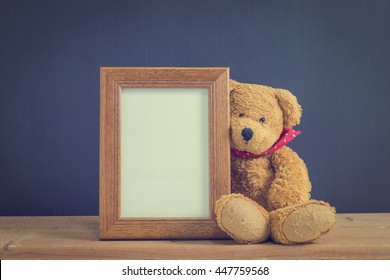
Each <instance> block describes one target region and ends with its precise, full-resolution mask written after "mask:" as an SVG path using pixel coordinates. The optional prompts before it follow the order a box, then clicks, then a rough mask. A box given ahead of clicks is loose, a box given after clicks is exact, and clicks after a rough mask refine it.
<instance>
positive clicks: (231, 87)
mask: <svg viewBox="0 0 390 280" xmlns="http://www.w3.org/2000/svg"><path fill="white" fill-rule="evenodd" d="M239 84H240V83H239V82H237V81H235V80H232V79H230V80H229V92H232V91H233V90H234V89H235V88H236V87H237V86H238V85H239Z"/></svg>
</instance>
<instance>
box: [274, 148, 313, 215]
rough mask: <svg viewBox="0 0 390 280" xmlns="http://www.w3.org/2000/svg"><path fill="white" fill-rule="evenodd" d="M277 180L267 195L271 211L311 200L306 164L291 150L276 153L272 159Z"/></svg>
mask: <svg viewBox="0 0 390 280" xmlns="http://www.w3.org/2000/svg"><path fill="white" fill-rule="evenodd" d="M271 162H272V166H273V168H274V170H275V179H274V180H273V182H272V184H271V187H270V189H269V191H268V195H267V204H268V208H269V209H270V210H275V209H278V208H282V207H286V206H290V205H296V204H300V203H302V202H304V201H308V200H309V199H310V191H311V183H310V180H309V175H308V172H307V168H306V164H305V163H304V162H303V160H302V159H301V158H300V157H299V156H298V155H297V154H296V153H295V152H294V151H293V150H291V149H290V148H288V147H283V148H281V149H279V150H277V151H275V152H274V153H273V155H272V158H271Z"/></svg>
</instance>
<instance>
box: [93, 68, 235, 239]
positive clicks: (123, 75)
mask: <svg viewBox="0 0 390 280" xmlns="http://www.w3.org/2000/svg"><path fill="white" fill-rule="evenodd" d="M228 82H229V68H192V67H190V68H165V67H160V68H155V67H153V68H139V67H135V68H131V67H130V68H123V67H118V68H116V67H102V68H101V70H100V90H101V96H100V98H101V105H100V106H101V108H100V202H99V204H100V209H99V215H100V239H216V238H225V237H226V234H225V233H224V232H222V231H221V230H220V229H219V228H218V226H217V224H216V222H215V213H214V206H215V201H216V200H217V199H218V198H219V197H220V196H222V195H225V194H228V193H230V143H229V94H228ZM128 89H130V90H128ZM133 89H146V92H148V91H149V89H150V91H151V92H155V91H156V92H158V90H159V89H162V92H167V91H168V92H169V91H170V90H169V89H172V91H173V92H176V91H179V92H178V93H177V94H178V95H172V96H170V97H169V98H175V96H181V97H184V96H185V98H184V99H185V100H187V99H188V98H189V96H193V98H195V99H194V100H197V98H198V97H197V89H199V90H200V91H199V92H200V95H199V96H204V95H202V94H201V93H202V90H204V91H205V92H206V97H205V98H206V99H205V100H206V103H205V104H206V105H207V108H205V109H202V108H203V107H204V106H203V105H199V104H203V103H202V102H203V101H202V102H200V103H198V102H197V104H198V105H196V106H198V107H199V108H200V109H201V110H206V111H205V112H206V115H207V116H206V118H205V119H206V121H207V125H208V127H206V128H207V130H206V134H207V136H206V137H207V138H206V140H207V141H206V142H204V143H205V147H202V149H203V150H204V151H206V150H207V151H208V152H207V155H208V156H207V158H206V163H208V166H206V168H207V169H208V170H207V171H208V172H206V173H207V176H206V175H205V176H204V178H203V179H202V180H205V178H206V179H207V181H208V186H207V182H206V188H207V189H206V190H207V195H206V197H207V201H206V202H205V203H206V206H207V213H206V215H199V216H196V215H195V216H193V215H189V216H188V217H187V216H184V217H183V216H181V215H179V214H181V211H182V210H183V209H184V208H186V207H183V206H181V208H179V209H178V211H177V213H178V215H175V214H172V215H170V216H168V217H165V216H163V217H154V216H134V217H130V216H131V215H130V216H123V215H122V213H121V212H122V210H123V209H127V208H124V206H121V205H123V204H126V201H122V200H121V198H122V197H121V195H122V194H123V193H124V192H123V191H122V188H123V190H125V189H124V188H125V187H124V186H122V185H121V184H122V182H121V180H123V178H124V176H127V175H126V174H128V172H127V170H126V171H124V170H122V169H121V168H122V166H121V165H124V164H125V162H132V161H133V160H134V161H137V157H136V156H134V157H133V156H129V153H126V159H124V155H122V154H121V151H122V150H124V147H127V148H128V147H132V144H131V143H130V144H129V143H128V141H127V140H129V139H130V140H131V139H138V138H136V137H138V135H136V133H135V132H134V133H133V131H132V130H131V129H130V130H129V129H127V127H128V126H129V127H131V124H135V125H138V124H139V122H142V121H143V116H137V117H136V118H128V117H124V116H127V115H126V114H127V113H125V112H131V111H129V110H127V111H126V108H124V107H123V106H124V104H125V101H124V100H125V98H126V100H130V101H126V104H130V105H131V106H132V108H133V109H132V110H136V108H137V105H136V104H133V102H138V101H136V100H138V99H137V98H138V97H141V99H142V98H143V96H142V94H141V95H140V94H138V93H137V92H136V93H135V94H134V95H132V94H133V93H134V91H133ZM182 90H183V92H185V91H188V92H189V93H190V94H188V95H187V93H180V91H182ZM193 90H195V91H193ZM129 92H130V95H129ZM141 92H142V91H141ZM143 92H145V90H144V91H143ZM125 94H126V95H125ZM175 94H176V93H175ZM136 96H138V97H137V98H136ZM187 96H188V98H187ZM129 97H130V99H128V98H129ZM160 97H161V96H160ZM150 98H152V97H150ZM184 99H183V100H184ZM150 100H151V99H150ZM159 100H162V99H161V98H160V99H159ZM172 100H173V99H172ZM180 100H181V99H180ZM199 100H204V97H199ZM140 102H141V101H140ZM186 102H187V103H185V102H183V104H184V105H183V106H188V104H190V103H192V99H188V100H187V101H186ZM122 103H123V104H122ZM140 104H142V105H140V106H144V105H145V104H148V103H142V102H141V103H140ZM180 104H181V103H180ZM180 104H179V105H178V106H175V108H176V107H180V106H181V105H180ZM185 104H187V105H185ZM121 106H122V107H121ZM131 106H130V107H131ZM190 107H191V108H192V105H191V106H190ZM190 107H188V109H190ZM156 108H158V107H156ZM184 109H185V108H184ZM188 111H191V110H188ZM185 112H187V110H185ZM145 114H146V113H145ZM147 114H149V112H148V113H147ZM162 115H164V116H165V115H167V114H162ZM183 115H185V114H182V116H183ZM204 115H205V114H202V113H200V117H195V118H194V120H195V122H197V123H199V127H202V123H201V122H199V119H204ZM182 116H178V117H182ZM121 118H124V119H121ZM155 119H156V118H155ZM168 122H169V120H168ZM148 125H150V122H149V123H148ZM168 126H169V124H168ZM168 126H167V127H168ZM189 129H190V130H191V128H190V127H189ZM122 130H123V131H122ZM150 130H152V131H153V128H150V129H148V131H150ZM125 131H126V132H125ZM124 133H126V135H127V134H130V135H132V133H133V134H134V137H132V136H130V137H127V136H126V137H127V138H126V139H127V140H126V142H125V141H124V140H123V139H124V138H123V137H125V136H123V134H124ZM191 133H193V132H192V131H191ZM201 135H202V134H201V133H200V136H199V137H201ZM202 137H203V136H202ZM187 139H188V138H187ZM199 139H201V138H199ZM202 139H204V138H202ZM131 141H132V140H131ZM131 141H130V142H131ZM134 141H136V140H134ZM137 141H138V140H137ZM122 142H123V143H122ZM137 143H138V142H137ZM195 143H197V142H195ZM202 143H203V142H202ZM126 145H127V146H126ZM137 145H138V147H139V144H137ZM197 146H199V145H197ZM127 148H126V149H127ZM161 150H162V149H161ZM133 151H136V150H135V149H133ZM173 152H175V151H173ZM130 155H131V154H130ZM165 158H166V160H167V162H169V160H170V157H165ZM165 158H164V160H165ZM138 159H139V157H138ZM200 162H201V161H200ZM203 162H204V161H203ZM126 164H127V163H126ZM149 164H150V162H149ZM151 164H153V163H151ZM135 165H137V164H135ZM198 165H199V166H198V167H199V170H203V169H202V168H204V166H203V164H199V163H198ZM126 166H127V165H126ZM129 166H130V165H129ZM132 166H134V165H132ZM196 170H197V169H196ZM130 173H131V172H130ZM201 174H204V172H203V173H201ZM151 176H152V175H151ZM126 180H128V179H126ZM130 182H132V181H131V179H130ZM191 182H192V181H191ZM130 185H131V184H130ZM201 185H202V186H200V187H201V188H203V187H204V186H203V185H204V184H201ZM126 188H130V190H131V188H133V189H134V190H135V189H137V191H141V192H142V186H141V185H137V187H136V186H128V184H127V185H126ZM126 190H127V189H126ZM156 190H157V188H156ZM194 190H195V192H197V193H198V191H197V189H196V188H195V189H194ZM159 191H161V190H159ZM164 191H165V190H164ZM138 195H139V192H138ZM172 195H175V193H171V194H170V193H167V194H166V196H164V195H162V196H161V199H164V197H169V196H172ZM152 196H153V193H152V194H151V193H150V192H149V193H145V197H146V198H141V197H140V200H141V199H144V200H145V201H148V199H149V198H150V197H152ZM126 197H130V198H132V196H131V195H130V196H128V195H126ZM133 198H134V196H133ZM137 198H138V197H137ZM178 200H179V199H178ZM188 202H189V203H190V202H191V203H192V200H188ZM133 204H134V203H133ZM136 204H137V205H138V206H137V205H136V206H134V207H140V210H142V209H143V208H142V207H143V206H142V205H143V203H141V202H140V203H136ZM169 204H174V203H169ZM132 206H133V205H132ZM126 207H127V206H126ZM195 208H196V205H195ZM132 209H134V208H132ZM199 209H201V207H199ZM126 211H127V210H126ZM131 211H132V210H130V213H131ZM172 211H176V210H175V209H173V210H172ZM127 212H128V211H127ZM195 212H196V211H195ZM172 213H176V212H172ZM152 215H153V214H152Z"/></svg>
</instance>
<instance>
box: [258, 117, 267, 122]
mask: <svg viewBox="0 0 390 280" xmlns="http://www.w3.org/2000/svg"><path fill="white" fill-rule="evenodd" d="M266 121H267V120H266V119H265V118H260V119H259V122H261V123H265V122H266Z"/></svg>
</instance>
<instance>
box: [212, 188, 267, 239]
mask: <svg viewBox="0 0 390 280" xmlns="http://www.w3.org/2000/svg"><path fill="white" fill-rule="evenodd" d="M215 212H216V215H217V223H218V225H219V227H220V228H221V229H222V230H223V231H225V232H226V233H227V234H228V235H229V236H231V237H232V238H233V239H235V240H236V241H237V242H239V243H246V244H248V243H259V242H262V241H264V240H266V239H267V238H268V237H269V234H270V225H269V214H268V212H267V211H266V210H265V209H264V208H263V207H261V206H260V205H258V204H257V203H255V202H254V201H252V200H250V199H249V198H247V197H245V196H243V195H241V194H230V195H227V196H223V197H222V198H220V199H219V200H218V201H217V203H216V208H215Z"/></svg>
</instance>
